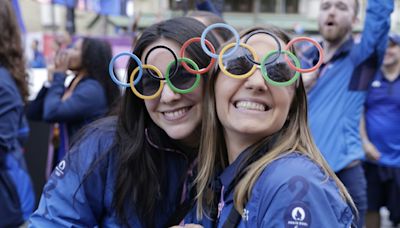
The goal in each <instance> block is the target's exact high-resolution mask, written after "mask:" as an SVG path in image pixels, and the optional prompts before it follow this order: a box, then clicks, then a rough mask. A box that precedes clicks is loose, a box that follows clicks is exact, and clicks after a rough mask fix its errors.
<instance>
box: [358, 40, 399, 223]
mask: <svg viewBox="0 0 400 228" xmlns="http://www.w3.org/2000/svg"><path fill="white" fill-rule="evenodd" d="M363 114H364V115H363V118H362V121H361V126H360V134H361V138H362V141H363V148H364V151H365V155H366V158H367V159H365V161H364V164H363V168H364V170H365V177H366V179H367V186H368V187H367V193H368V210H367V216H366V226H367V228H379V227H381V215H380V209H381V207H384V206H385V207H386V208H387V209H388V211H389V215H390V216H389V219H390V221H391V222H392V223H393V227H396V226H398V225H399V224H400V205H399V203H400V115H399V114H400V35H398V34H390V35H389V43H388V46H387V48H386V53H385V58H384V59H383V64H382V68H381V69H380V70H379V71H378V72H377V74H376V76H375V79H374V81H373V82H372V83H371V87H370V88H369V91H368V95H367V99H366V101H365V104H364V113H363Z"/></svg>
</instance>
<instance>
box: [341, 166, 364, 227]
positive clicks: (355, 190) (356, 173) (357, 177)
mask: <svg viewBox="0 0 400 228" xmlns="http://www.w3.org/2000/svg"><path fill="white" fill-rule="evenodd" d="M336 175H337V177H338V178H339V179H340V180H341V181H342V183H343V184H344V186H345V187H346V189H347V191H348V192H349V194H350V195H351V198H352V199H353V201H354V204H355V205H356V207H357V210H358V218H354V222H355V224H357V227H360V228H361V227H363V224H364V220H365V212H366V211H367V181H366V179H365V176H364V170H363V168H362V165H361V163H359V164H358V165H356V166H353V167H351V168H346V169H343V170H341V171H340V172H337V173H336Z"/></svg>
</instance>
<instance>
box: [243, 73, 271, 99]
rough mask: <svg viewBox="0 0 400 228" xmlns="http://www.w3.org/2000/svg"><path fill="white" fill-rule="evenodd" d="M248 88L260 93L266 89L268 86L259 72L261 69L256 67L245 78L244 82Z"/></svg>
mask: <svg viewBox="0 0 400 228" xmlns="http://www.w3.org/2000/svg"><path fill="white" fill-rule="evenodd" d="M244 86H245V88H246V89H248V90H254V91H255V92H258V93H262V92H265V91H267V90H268V86H267V84H266V81H265V79H264V77H263V76H262V74H261V70H260V69H257V70H256V71H255V72H254V73H253V75H251V76H250V77H248V78H247V79H246V82H245V84H244Z"/></svg>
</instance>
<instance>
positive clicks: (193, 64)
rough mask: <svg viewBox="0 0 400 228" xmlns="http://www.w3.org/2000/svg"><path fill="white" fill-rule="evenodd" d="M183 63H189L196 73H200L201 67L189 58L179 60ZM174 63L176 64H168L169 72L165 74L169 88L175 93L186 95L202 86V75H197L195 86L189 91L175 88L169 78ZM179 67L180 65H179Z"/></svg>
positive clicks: (172, 62)
mask: <svg viewBox="0 0 400 228" xmlns="http://www.w3.org/2000/svg"><path fill="white" fill-rule="evenodd" d="M182 61H183V62H185V63H187V64H189V65H191V66H192V67H193V69H194V70H195V71H198V70H199V66H197V64H196V63H195V62H194V61H193V60H191V59H188V58H185V57H183V58H178V62H179V63H180V62H182ZM174 63H175V60H172V61H171V62H170V63H169V64H168V66H167V70H166V72H165V80H166V81H167V83H168V86H169V87H170V88H171V90H172V91H174V92H176V93H182V94H186V93H190V92H193V90H195V89H196V88H197V87H198V86H199V84H200V79H201V76H200V74H196V81H195V82H194V84H193V85H192V86H191V87H190V88H189V89H179V88H177V87H175V86H174V85H173V84H172V82H171V79H170V78H169V73H170V71H171V67H172V65H173V64H174ZM174 65H175V64H174ZM178 65H179V64H178Z"/></svg>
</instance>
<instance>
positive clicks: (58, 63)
mask: <svg viewBox="0 0 400 228" xmlns="http://www.w3.org/2000/svg"><path fill="white" fill-rule="evenodd" d="M68 65H69V54H68V51H67V50H62V51H60V52H58V53H57V55H56V57H55V58H54V72H66V71H67V70H68Z"/></svg>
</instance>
